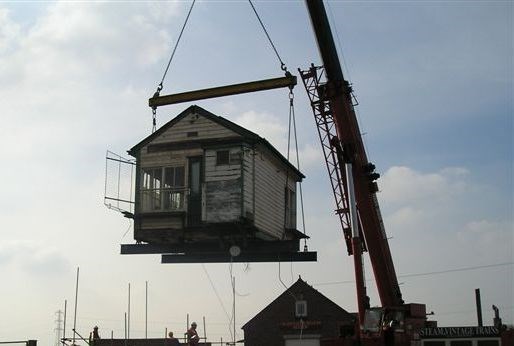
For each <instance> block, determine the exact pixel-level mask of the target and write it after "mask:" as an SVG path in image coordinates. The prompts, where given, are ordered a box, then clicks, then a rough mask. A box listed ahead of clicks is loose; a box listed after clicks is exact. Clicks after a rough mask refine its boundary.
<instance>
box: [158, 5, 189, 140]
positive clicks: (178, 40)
mask: <svg viewBox="0 0 514 346" xmlns="http://www.w3.org/2000/svg"><path fill="white" fill-rule="evenodd" d="M195 2H196V0H193V2H192V3H191V7H189V12H188V13H187V16H186V20H185V21H184V24H183V25H182V29H181V30H180V34H179V35H178V39H177V42H176V43H175V46H174V47H173V51H172V53H171V56H170V59H169V60H168V65H167V66H166V69H165V70H164V74H163V76H162V79H161V82H160V83H159V85H158V86H157V90H156V91H155V94H154V95H153V97H157V96H159V94H160V92H161V90H162V88H163V83H164V79H165V78H166V74H168V70H169V68H170V65H171V61H172V60H173V57H174V56H175V52H176V51H177V47H178V44H179V42H180V39H181V38H182V34H183V33H184V29H185V28H186V25H187V22H188V20H189V16H190V15H191V12H192V11H193V6H194V5H195ZM156 116H157V107H152V133H154V132H155V128H156V122H157V121H156Z"/></svg>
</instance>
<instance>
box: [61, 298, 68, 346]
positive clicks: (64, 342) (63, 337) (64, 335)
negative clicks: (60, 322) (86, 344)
mask: <svg viewBox="0 0 514 346" xmlns="http://www.w3.org/2000/svg"><path fill="white" fill-rule="evenodd" d="M67 303H68V301H67V300H66V299H64V326H63V328H62V344H63V346H64V345H65V344H66V305H67Z"/></svg>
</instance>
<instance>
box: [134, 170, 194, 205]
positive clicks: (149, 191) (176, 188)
mask: <svg viewBox="0 0 514 346" xmlns="http://www.w3.org/2000/svg"><path fill="white" fill-rule="evenodd" d="M177 171H179V172H180V171H181V172H180V173H179V174H178V175H177ZM157 172H159V174H157ZM170 172H171V173H170ZM140 174H141V183H140V186H139V194H140V197H139V203H140V205H141V207H140V208H139V209H140V211H141V212H157V213H159V212H174V211H185V210H186V193H185V192H186V176H185V174H186V169H185V165H168V166H159V167H141V173H140ZM168 174H170V175H168ZM170 176H171V180H170V178H169V177H170ZM177 177H178V178H177ZM177 179H178V181H177ZM177 183H178V184H177ZM180 184H182V185H180ZM156 186H157V187H156Z"/></svg>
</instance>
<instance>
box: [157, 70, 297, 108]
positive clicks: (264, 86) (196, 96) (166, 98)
mask: <svg viewBox="0 0 514 346" xmlns="http://www.w3.org/2000/svg"><path fill="white" fill-rule="evenodd" d="M295 85H296V76H293V75H291V74H287V75H286V76H285V77H280V78H272V79H264V80H259V81H254V82H247V83H240V84H232V85H226V86H221V87H215V88H208V89H201V90H195V91H188V92H183V93H179V94H172V95H163V96H160V95H158V94H156V95H154V96H153V97H152V98H150V99H149V100H148V105H149V106H150V107H152V108H153V109H156V108H157V107H160V106H165V105H172V104H175V103H182V102H189V101H195V100H204V99H210V98H215V97H222V96H229V95H237V94H243V93H250V92H255V91H262V90H270V89H277V88H284V87H288V88H290V89H292V88H293V87H294V86H295Z"/></svg>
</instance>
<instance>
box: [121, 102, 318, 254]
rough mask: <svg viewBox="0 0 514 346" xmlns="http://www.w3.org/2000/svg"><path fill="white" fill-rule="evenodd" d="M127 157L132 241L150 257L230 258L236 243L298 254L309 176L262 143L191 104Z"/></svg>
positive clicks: (248, 248)
mask: <svg viewBox="0 0 514 346" xmlns="http://www.w3.org/2000/svg"><path fill="white" fill-rule="evenodd" d="M128 153H129V154H130V155H131V156H133V157H134V158H135V159H136V172H137V173H136V189H135V199H134V201H135V205H134V213H133V214H132V215H130V216H131V217H132V218H133V219H134V239H135V240H136V242H137V243H138V244H147V245H150V246H152V247H151V248H152V249H154V250H152V251H156V252H160V253H163V252H164V251H161V250H155V249H156V248H159V249H163V247H168V248H169V247H170V246H171V247H172V248H174V249H175V251H176V252H180V253H183V252H187V249H196V250H198V249H203V250H204V251H205V252H206V253H215V252H217V251H218V250H219V251H222V252H223V253H228V252H227V251H226V250H227V249H229V248H230V247H232V246H234V245H237V246H238V248H239V249H243V251H242V252H243V253H249V252H255V253H257V252H260V250H256V249H264V248H266V247H267V245H270V244H275V245H274V246H276V247H277V250H278V251H279V252H284V251H286V252H287V251H291V250H293V251H294V252H295V251H297V250H298V247H299V240H300V239H302V238H304V237H305V235H304V234H303V233H301V232H299V231H298V230H297V227H296V209H297V206H296V191H297V183H298V182H300V181H301V180H302V179H303V178H304V175H303V174H302V173H301V172H300V171H299V170H298V169H296V168H295V167H294V166H293V165H292V164H291V163H289V162H288V161H287V160H286V159H285V158H284V157H283V156H282V155H281V154H280V153H279V152H278V151H277V150H276V149H275V148H274V147H273V146H272V145H271V144H270V143H269V142H268V141H266V140H265V139H264V138H262V137H260V136H258V135H257V134H255V133H253V132H251V131H249V130H247V129H245V128H243V127H241V126H238V125H236V124H235V123H233V122H231V121H229V120H227V119H225V118H222V117H220V116H217V115H214V114H212V113H210V112H208V111H207V110H205V109H203V108H201V107H199V106H190V107H189V108H187V109H186V110H184V111H183V112H182V113H180V114H179V115H177V116H176V117H175V118H173V119H172V120H171V121H169V122H168V123H166V124H165V125H163V126H162V127H161V128H160V129H158V130H157V131H155V132H154V133H153V134H151V135H150V136H148V137H146V138H145V139H143V140H142V141H141V142H139V143H138V144H136V145H135V146H134V147H133V148H132V149H130V150H129V151H128ZM136 248H137V247H134V246H132V247H126V248H125V253H131V252H133V251H135V252H137V251H139V250H136ZM147 248H150V247H149V246H147ZM169 251H171V250H169ZM169 251H166V252H169ZM123 252H124V248H123V246H122V253H123ZM232 252H233V253H232V255H233V254H234V251H232ZM235 252H236V253H237V251H235ZM314 254H315V253H314ZM232 255H231V256H232ZM259 256H261V254H260V255H259ZM259 256H258V257H259ZM202 258H203V259H208V257H205V256H203V257H202ZM259 258H261V259H265V258H266V256H264V257H259ZM250 261H251V258H250Z"/></svg>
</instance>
